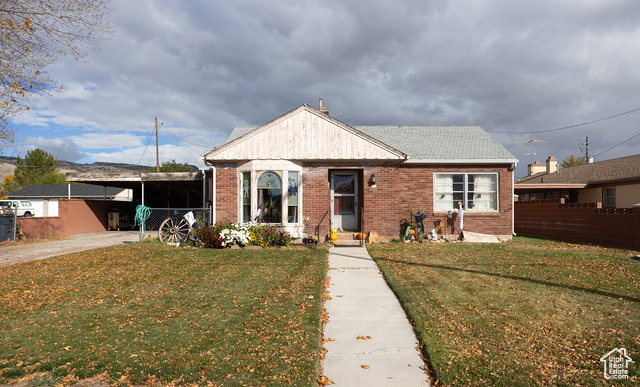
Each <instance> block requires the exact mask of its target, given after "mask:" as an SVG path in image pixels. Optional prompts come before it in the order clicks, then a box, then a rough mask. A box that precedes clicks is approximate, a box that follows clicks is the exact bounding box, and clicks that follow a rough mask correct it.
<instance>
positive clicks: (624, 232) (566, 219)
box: [515, 199, 640, 250]
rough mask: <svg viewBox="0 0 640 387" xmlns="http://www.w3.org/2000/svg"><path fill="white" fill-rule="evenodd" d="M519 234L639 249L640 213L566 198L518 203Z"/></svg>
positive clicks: (516, 228) (516, 219)
mask: <svg viewBox="0 0 640 387" xmlns="http://www.w3.org/2000/svg"><path fill="white" fill-rule="evenodd" d="M515 232H516V234H518V235H526V236H535V237H542V238H552V239H562V240H568V241H574V242H580V243H592V244H597V245H603V246H611V247H617V248H623V249H633V250H640V238H638V236H639V235H640V211H638V209H633V208H617V209H616V208H610V209H609V208H601V204H600V203H568V204H565V203H564V199H548V200H530V201H518V202H516V203H515Z"/></svg>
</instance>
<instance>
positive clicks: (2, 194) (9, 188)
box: [0, 175, 20, 199]
mask: <svg viewBox="0 0 640 387" xmlns="http://www.w3.org/2000/svg"><path fill="white" fill-rule="evenodd" d="M19 189H20V187H18V184H16V178H15V177H13V176H11V175H9V176H7V177H5V178H4V181H3V182H2V188H0V199H5V198H6V196H7V194H9V193H11V192H15V191H17V190H19Z"/></svg>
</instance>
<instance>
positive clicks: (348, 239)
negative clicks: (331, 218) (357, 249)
mask: <svg viewBox="0 0 640 387" xmlns="http://www.w3.org/2000/svg"><path fill="white" fill-rule="evenodd" d="M336 235H337V236H338V239H336V240H335V241H333V244H334V245H336V246H359V245H360V244H361V242H362V241H361V240H359V239H358V233H357V232H347V231H343V232H338V233H336Z"/></svg>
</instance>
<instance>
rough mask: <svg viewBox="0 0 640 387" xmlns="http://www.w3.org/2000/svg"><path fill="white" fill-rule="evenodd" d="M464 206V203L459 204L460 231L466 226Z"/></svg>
mask: <svg viewBox="0 0 640 387" xmlns="http://www.w3.org/2000/svg"><path fill="white" fill-rule="evenodd" d="M463 216H464V204H462V202H458V218H460V231H462V230H463V228H464V227H463V226H464V220H463Z"/></svg>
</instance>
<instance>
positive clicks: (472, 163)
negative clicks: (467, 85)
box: [204, 105, 517, 239]
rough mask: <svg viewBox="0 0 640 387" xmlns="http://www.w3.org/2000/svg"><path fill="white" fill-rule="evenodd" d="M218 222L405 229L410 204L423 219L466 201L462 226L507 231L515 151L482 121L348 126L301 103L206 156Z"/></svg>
mask: <svg viewBox="0 0 640 387" xmlns="http://www.w3.org/2000/svg"><path fill="white" fill-rule="evenodd" d="M204 159H205V163H206V164H207V165H208V166H209V167H210V169H209V170H207V171H206V187H207V189H206V191H207V192H206V195H207V198H208V200H211V202H212V203H215V205H214V206H213V213H214V215H213V217H214V221H221V220H231V221H234V222H248V221H251V220H253V219H257V220H258V222H261V223H274V224H279V225H282V226H283V227H284V228H285V229H286V230H287V231H289V232H291V233H292V234H293V235H295V236H298V235H300V234H301V233H303V232H307V233H309V234H314V233H315V234H316V235H318V236H319V237H320V239H323V238H325V237H326V236H327V235H328V233H329V230H330V229H331V228H333V227H335V228H338V229H343V230H350V231H362V232H366V233H368V232H371V231H376V232H377V233H378V234H379V235H380V236H382V237H386V238H395V237H398V236H400V234H401V232H402V230H403V224H405V225H406V222H407V221H408V219H409V217H410V216H409V214H410V212H409V209H410V208H413V209H414V210H416V211H417V210H421V211H422V212H423V213H424V214H426V215H427V219H426V221H425V222H426V228H433V227H434V225H437V224H439V223H440V221H443V222H445V224H446V227H445V230H446V231H447V232H450V233H455V232H458V231H459V230H457V228H459V222H457V221H456V220H455V219H450V218H448V217H447V213H448V212H449V211H451V212H453V211H456V209H457V207H458V205H457V203H459V202H463V203H464V208H465V213H464V229H465V230H467V231H474V232H479V233H487V234H493V235H496V236H499V237H508V238H510V237H511V235H512V233H513V170H514V168H515V163H517V160H516V158H515V157H514V156H513V155H512V154H511V153H509V152H508V151H507V150H506V149H505V148H504V147H502V146H501V145H500V144H499V143H498V142H496V141H495V140H494V139H493V138H492V137H491V136H490V135H489V134H488V133H487V132H485V131H484V130H483V129H482V128H480V127H478V126H349V125H347V124H345V123H342V122H340V121H338V120H336V119H335V118H333V117H331V116H330V115H329V112H328V110H327V109H326V107H323V106H321V107H320V108H319V109H315V108H313V107H310V106H308V105H302V106H300V107H298V108H296V109H294V110H292V111H290V112H288V113H286V114H284V115H282V116H280V117H278V118H276V119H275V120H273V121H271V122H268V123H266V124H264V125H262V126H259V127H237V128H235V129H234V131H233V132H232V133H231V135H230V136H229V139H228V140H227V142H226V143H225V144H224V145H222V146H220V147H218V148H216V149H214V150H213V151H211V152H210V153H208V154H207V155H205V157H204Z"/></svg>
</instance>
